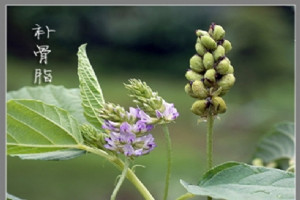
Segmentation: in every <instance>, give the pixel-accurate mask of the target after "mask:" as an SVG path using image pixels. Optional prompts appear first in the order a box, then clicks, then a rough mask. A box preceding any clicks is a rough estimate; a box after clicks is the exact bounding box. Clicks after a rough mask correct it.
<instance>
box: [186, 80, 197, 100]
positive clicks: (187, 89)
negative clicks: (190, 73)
mask: <svg viewBox="0 0 300 200" xmlns="http://www.w3.org/2000/svg"><path fill="white" fill-rule="evenodd" d="M184 91H185V92H186V93H187V94H188V95H190V96H191V97H194V98H197V96H196V95H195V94H194V93H193V91H192V86H191V84H190V83H187V84H186V85H185V87H184Z"/></svg>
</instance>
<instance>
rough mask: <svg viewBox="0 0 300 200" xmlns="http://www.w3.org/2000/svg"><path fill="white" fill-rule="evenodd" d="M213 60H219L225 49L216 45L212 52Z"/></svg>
mask: <svg viewBox="0 0 300 200" xmlns="http://www.w3.org/2000/svg"><path fill="white" fill-rule="evenodd" d="M213 55H214V58H215V60H216V61H217V60H219V58H221V57H223V56H225V49H224V47H223V46H221V45H218V47H217V49H216V50H215V51H214V52H213Z"/></svg>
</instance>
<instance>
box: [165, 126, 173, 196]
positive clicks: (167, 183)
mask: <svg viewBox="0 0 300 200" xmlns="http://www.w3.org/2000/svg"><path fill="white" fill-rule="evenodd" d="M163 130H164V133H165V138H166V141H167V146H168V147H167V148H168V149H167V158H168V163H167V174H166V180H165V190H164V198H163V199H164V200H166V199H167V198H168V192H169V184H170V177H171V167H172V158H171V156H172V145H171V138H170V133H169V128H168V126H167V125H166V124H165V125H163Z"/></svg>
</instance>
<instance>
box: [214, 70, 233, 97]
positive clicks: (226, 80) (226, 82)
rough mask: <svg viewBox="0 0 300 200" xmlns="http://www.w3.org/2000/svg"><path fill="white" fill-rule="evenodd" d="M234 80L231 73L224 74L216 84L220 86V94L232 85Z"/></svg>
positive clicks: (224, 92)
mask: <svg viewBox="0 0 300 200" xmlns="http://www.w3.org/2000/svg"><path fill="white" fill-rule="evenodd" d="M234 82H235V77H234V75H233V74H226V75H224V76H223V77H222V78H221V79H220V80H219V81H218V85H219V86H220V87H222V92H221V94H220V95H224V94H226V93H227V91H228V90H229V89H230V88H231V87H232V86H233V84H234Z"/></svg>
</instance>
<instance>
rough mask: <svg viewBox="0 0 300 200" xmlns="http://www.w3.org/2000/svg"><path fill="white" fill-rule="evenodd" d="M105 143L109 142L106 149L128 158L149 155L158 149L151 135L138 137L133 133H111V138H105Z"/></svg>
mask: <svg viewBox="0 0 300 200" xmlns="http://www.w3.org/2000/svg"><path fill="white" fill-rule="evenodd" d="M105 141H106V142H107V143H106V144H105V145H104V147H105V148H107V149H109V150H112V151H115V152H117V153H123V154H124V155H125V156H128V157H130V156H142V155H144V154H148V153H149V152H150V151H152V150H153V149H154V148H155V147H156V144H155V142H154V138H153V137H152V135H151V134H148V135H144V136H141V137H136V135H135V134H133V133H125V132H120V133H116V132H111V133H110V137H108V138H105Z"/></svg>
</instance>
